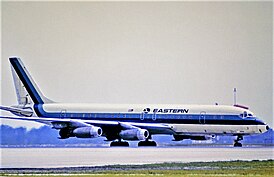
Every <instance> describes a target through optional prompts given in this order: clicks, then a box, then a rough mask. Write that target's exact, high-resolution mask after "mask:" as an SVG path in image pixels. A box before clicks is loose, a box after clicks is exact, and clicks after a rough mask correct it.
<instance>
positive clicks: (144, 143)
mask: <svg viewBox="0 0 274 177" xmlns="http://www.w3.org/2000/svg"><path fill="white" fill-rule="evenodd" d="M138 146H139V147H141V146H157V143H156V142H155V141H148V140H145V141H140V142H139V143H138Z"/></svg>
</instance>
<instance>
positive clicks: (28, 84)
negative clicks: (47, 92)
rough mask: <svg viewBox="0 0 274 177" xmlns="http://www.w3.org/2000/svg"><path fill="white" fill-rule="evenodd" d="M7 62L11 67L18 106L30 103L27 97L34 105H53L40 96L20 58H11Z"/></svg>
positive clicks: (50, 101)
mask: <svg viewBox="0 0 274 177" xmlns="http://www.w3.org/2000/svg"><path fill="white" fill-rule="evenodd" d="M9 60H10V63H11V67H12V74H13V79H14V85H15V90H16V95H17V101H18V104H19V105H25V104H28V103H30V102H29V100H28V96H30V97H31V99H32V101H33V102H34V103H35V104H43V103H53V101H52V100H50V99H48V98H47V97H45V96H44V95H43V94H42V92H41V91H40V89H39V88H38V86H37V85H36V83H35V82H34V80H33V79H32V77H31V76H30V74H29V72H28V70H27V69H26V67H25V66H24V64H23V62H22V61H21V59H20V58H17V57H11V58H9ZM20 81H21V82H20ZM26 91H27V93H26Z"/></svg>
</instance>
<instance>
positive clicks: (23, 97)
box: [11, 66, 32, 107]
mask: <svg viewBox="0 0 274 177" xmlns="http://www.w3.org/2000/svg"><path fill="white" fill-rule="evenodd" d="M11 72H12V77H13V83H14V87H15V91H16V97H17V102H18V105H21V106H23V107H24V106H25V105H27V104H31V103H32V102H31V99H30V97H29V94H28V92H27V91H26V88H25V86H24V85H23V83H22V82H21V80H20V78H19V77H18V75H17V74H16V72H15V70H14V68H13V67H12V66H11Z"/></svg>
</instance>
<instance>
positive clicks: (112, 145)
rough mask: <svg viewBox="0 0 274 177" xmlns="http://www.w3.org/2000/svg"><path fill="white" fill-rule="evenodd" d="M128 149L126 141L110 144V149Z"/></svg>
mask: <svg viewBox="0 0 274 177" xmlns="http://www.w3.org/2000/svg"><path fill="white" fill-rule="evenodd" d="M118 146H119V147H129V143H128V142H127V141H121V142H119V141H113V142H111V143H110V147H118Z"/></svg>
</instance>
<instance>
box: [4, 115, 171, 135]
mask: <svg viewBox="0 0 274 177" xmlns="http://www.w3.org/2000/svg"><path fill="white" fill-rule="evenodd" d="M0 118H2V119H13V120H25V121H34V122H39V123H43V124H46V125H50V126H53V127H56V125H58V124H60V123H66V124H68V125H69V126H70V127H75V128H76V127H83V126H90V125H94V126H99V127H112V126H120V123H121V122H118V121H100V120H80V119H67V118H64V119H61V118H43V117H17V116H16V117H11V116H0ZM122 123H123V124H128V125H131V126H135V127H138V128H142V129H147V130H148V131H152V132H153V134H157V133H168V134H172V132H173V131H172V129H171V127H170V126H169V125H166V124H158V123H135V122H122Z"/></svg>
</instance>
